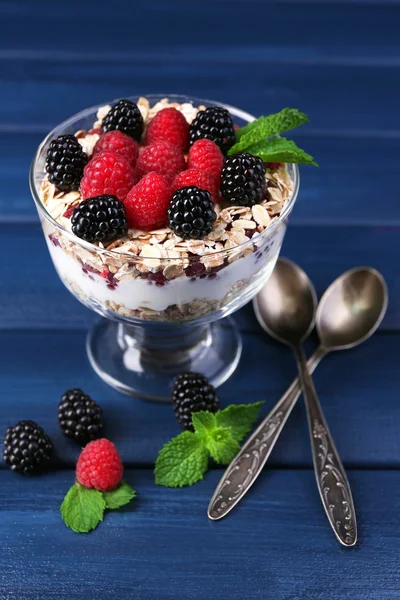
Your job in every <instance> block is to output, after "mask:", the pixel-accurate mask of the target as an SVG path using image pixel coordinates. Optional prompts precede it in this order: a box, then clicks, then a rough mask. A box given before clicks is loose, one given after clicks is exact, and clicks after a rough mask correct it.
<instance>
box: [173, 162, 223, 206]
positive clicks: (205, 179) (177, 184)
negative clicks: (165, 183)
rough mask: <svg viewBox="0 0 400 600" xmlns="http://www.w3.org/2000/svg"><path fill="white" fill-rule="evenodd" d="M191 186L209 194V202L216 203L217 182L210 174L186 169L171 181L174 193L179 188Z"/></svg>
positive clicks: (217, 195)
mask: <svg viewBox="0 0 400 600" xmlns="http://www.w3.org/2000/svg"><path fill="white" fill-rule="evenodd" d="M193 185H195V186H196V187H198V188H200V189H202V190H207V191H208V192H210V195H211V200H212V201H213V202H214V204H216V203H217V202H218V199H219V180H217V179H215V178H214V177H213V176H212V175H210V173H207V172H206V171H199V170H198V169H188V170H187V171H182V173H179V174H178V175H177V176H176V177H175V179H174V181H173V184H172V191H173V192H175V191H176V190H179V189H180V188H183V187H186V186H193Z"/></svg>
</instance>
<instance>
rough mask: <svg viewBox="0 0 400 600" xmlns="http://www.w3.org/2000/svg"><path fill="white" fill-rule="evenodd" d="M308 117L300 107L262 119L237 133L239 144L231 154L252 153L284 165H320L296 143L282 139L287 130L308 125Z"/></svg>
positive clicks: (284, 110)
mask: <svg viewBox="0 0 400 600" xmlns="http://www.w3.org/2000/svg"><path fill="white" fill-rule="evenodd" d="M308 122H309V119H308V118H307V116H306V115H305V114H304V113H302V112H300V111H299V110H297V108H284V109H283V110H281V111H280V112H278V113H274V114H272V115H268V116H263V117H259V118H258V119H256V120H255V121H252V122H251V123H248V124H247V125H245V126H244V127H241V128H240V129H238V130H237V131H236V140H237V141H236V144H234V145H233V146H232V147H231V148H230V150H229V152H228V154H229V155H232V154H236V153H237V152H249V153H250V154H253V155H254V156H259V157H260V158H261V159H262V160H263V161H264V162H285V163H297V164H305V165H314V166H315V167H317V166H318V164H317V163H316V162H315V160H314V159H313V157H312V156H311V155H310V154H307V152H305V151H304V150H303V149H302V148H299V146H297V144H295V142H293V141H292V140H288V139H286V138H284V137H276V136H278V135H279V136H280V135H281V134H282V133H285V132H286V131H290V130H291V129H295V128H296V127H299V126H300V125H303V124H304V123H308Z"/></svg>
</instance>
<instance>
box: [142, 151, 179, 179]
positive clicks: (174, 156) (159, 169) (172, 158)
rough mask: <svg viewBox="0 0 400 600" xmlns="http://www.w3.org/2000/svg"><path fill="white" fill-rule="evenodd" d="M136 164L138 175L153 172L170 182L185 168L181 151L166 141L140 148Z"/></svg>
mask: <svg viewBox="0 0 400 600" xmlns="http://www.w3.org/2000/svg"><path fill="white" fill-rule="evenodd" d="M136 166H137V173H138V176H139V177H142V176H143V175H147V173H151V172H154V173H159V174H160V175H162V176H163V177H164V178H165V180H166V181H168V182H170V183H171V182H172V180H173V179H174V177H175V175H176V174H177V173H180V172H181V171H183V170H184V169H186V161H185V157H184V156H183V152H182V151H181V150H180V148H177V146H172V144H169V143H168V142H154V143H153V144H150V146H146V147H145V148H141V150H140V154H139V158H138V160H137V165H136Z"/></svg>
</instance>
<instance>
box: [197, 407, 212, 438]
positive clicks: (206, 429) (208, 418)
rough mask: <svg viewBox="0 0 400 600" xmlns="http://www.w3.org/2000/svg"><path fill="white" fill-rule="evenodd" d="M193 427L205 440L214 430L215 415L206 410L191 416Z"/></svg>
mask: <svg viewBox="0 0 400 600" xmlns="http://www.w3.org/2000/svg"><path fill="white" fill-rule="evenodd" d="M192 423H193V427H194V429H195V431H196V433H198V434H199V435H200V436H201V437H202V438H203V439H204V438H207V437H208V435H209V434H210V432H211V431H212V430H213V429H215V428H216V426H217V423H216V420H215V414H214V413H211V412H209V411H208V410H201V411H199V412H196V413H193V414H192Z"/></svg>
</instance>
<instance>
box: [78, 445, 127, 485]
mask: <svg viewBox="0 0 400 600" xmlns="http://www.w3.org/2000/svg"><path fill="white" fill-rule="evenodd" d="M123 472H124V467H123V464H122V461H121V457H120V455H119V454H118V450H117V449H116V447H115V446H114V444H112V443H111V442H110V441H109V440H106V439H105V438H101V439H100V440H94V441H93V442H89V444H88V445H87V446H85V447H84V449H83V450H82V452H81V454H80V456H79V458H78V463H77V465H76V478H77V480H78V482H79V483H80V484H81V485H83V486H84V487H86V488H95V489H96V490H99V491H100V492H106V491H108V490H112V489H114V488H115V487H116V486H117V485H118V484H119V483H120V482H121V479H122V474H123Z"/></svg>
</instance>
